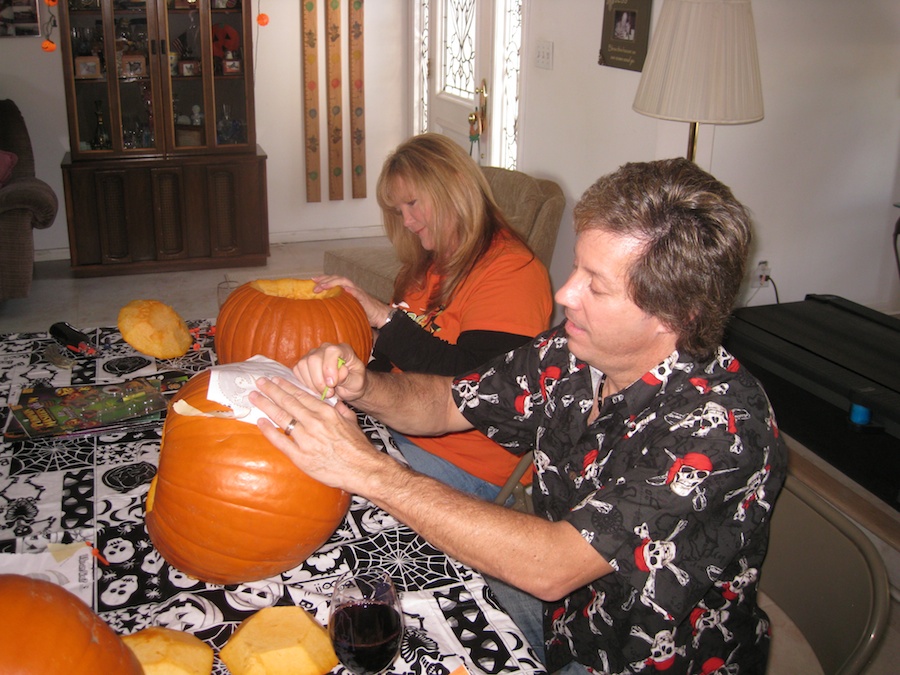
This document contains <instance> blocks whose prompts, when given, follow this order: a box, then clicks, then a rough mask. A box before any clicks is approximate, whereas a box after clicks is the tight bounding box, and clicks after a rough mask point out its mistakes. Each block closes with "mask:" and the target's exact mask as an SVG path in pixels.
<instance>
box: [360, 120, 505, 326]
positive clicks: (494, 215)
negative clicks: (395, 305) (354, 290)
mask: <svg viewBox="0 0 900 675" xmlns="http://www.w3.org/2000/svg"><path fill="white" fill-rule="evenodd" d="M401 183H402V184H403V185H404V186H405V187H406V188H407V189H408V190H410V191H411V192H412V193H413V194H414V195H416V196H417V197H418V198H419V199H424V200H427V201H428V202H429V203H430V205H431V209H432V221H433V222H432V223H429V224H428V226H429V227H431V228H432V230H433V237H434V250H433V251H426V250H425V249H423V248H422V245H421V243H420V242H419V237H418V236H417V235H415V234H413V233H412V232H410V231H409V230H407V229H406V227H404V225H403V216H402V215H401V213H400V210H399V209H398V207H399V205H400V200H401V199H403V198H404V197H405V195H403V194H400V193H399V186H400V184H401ZM376 192H377V198H378V205H379V206H380V207H381V210H382V213H383V215H384V228H385V231H386V233H387V236H388V239H390V241H391V243H392V244H393V246H394V248H395V250H396V251H397V256H398V257H399V259H400V262H401V269H400V272H399V274H398V275H397V278H396V280H395V281H394V297H393V300H394V302H399V301H400V300H401V299H402V297H403V296H404V295H405V293H406V292H407V291H409V290H414V289H421V288H423V287H424V282H425V276H426V273H427V272H428V270H429V268H431V267H432V266H433V267H434V272H435V273H436V274H438V275H440V276H441V277H442V279H441V283H440V286H439V287H438V288H437V289H436V290H435V293H434V294H433V295H432V297H431V298H429V300H428V309H429V310H433V309H436V308H438V307H441V306H444V305H446V304H447V303H448V302H449V300H450V298H451V297H452V295H453V292H454V290H455V289H456V287H457V286H458V285H459V284H460V283H461V282H462V281H463V280H464V279H465V278H466V276H467V275H468V274H469V272H470V271H471V269H472V267H473V266H474V265H475V263H476V262H477V261H478V259H479V258H480V257H481V256H482V255H484V254H485V252H487V250H488V249H489V248H490V246H491V242H492V241H493V239H494V237H495V236H496V234H497V233H498V232H500V231H506V232H509V233H510V234H511V235H512V236H514V237H516V238H518V235H516V234H515V232H514V231H513V229H512V228H511V227H510V226H509V223H508V222H507V220H506V218H505V217H504V215H503V213H502V212H501V211H500V207H499V206H497V203H496V202H495V201H494V196H493V193H492V192H491V188H490V186H489V185H488V182H487V180H486V179H485V177H484V174H483V173H482V172H481V169H480V168H479V167H478V165H477V164H476V163H475V162H474V161H473V160H472V158H471V157H469V156H468V155H467V154H466V153H465V152H464V151H463V149H462V148H461V147H460V146H459V145H457V144H456V143H454V142H453V141H451V140H450V139H449V138H447V137H446V136H442V135H440V134H422V135H420V136H413V137H412V138H410V139H408V140H407V141H405V142H404V143H402V144H401V145H400V146H398V147H397V149H396V150H394V152H392V153H391V154H390V155H389V156H388V158H387V159H386V160H385V162H384V166H383V168H382V170H381V175H380V176H379V177H378V185H377V188H376Z"/></svg>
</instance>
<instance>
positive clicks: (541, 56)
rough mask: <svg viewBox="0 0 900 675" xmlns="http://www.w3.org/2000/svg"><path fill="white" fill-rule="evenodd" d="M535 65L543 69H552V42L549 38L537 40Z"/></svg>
mask: <svg viewBox="0 0 900 675" xmlns="http://www.w3.org/2000/svg"><path fill="white" fill-rule="evenodd" d="M535 65H536V66H537V67H538V68H543V69H544V70H553V43H552V42H551V41H550V40H538V43H537V55H536V57H535Z"/></svg>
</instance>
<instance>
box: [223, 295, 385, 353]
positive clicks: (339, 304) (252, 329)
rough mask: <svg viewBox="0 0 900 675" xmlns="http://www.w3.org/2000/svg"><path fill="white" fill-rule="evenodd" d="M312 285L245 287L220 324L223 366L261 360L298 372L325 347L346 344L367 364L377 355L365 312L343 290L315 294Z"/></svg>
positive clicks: (230, 299) (225, 310)
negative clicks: (302, 361)
mask: <svg viewBox="0 0 900 675" xmlns="http://www.w3.org/2000/svg"><path fill="white" fill-rule="evenodd" d="M315 285H316V283H315V282H314V281H313V280H312V279H258V280H256V281H251V282H249V283H246V284H244V285H242V286H239V287H238V288H237V289H236V290H235V291H234V292H233V293H232V294H231V295H229V296H228V299H227V300H226V301H225V304H224V305H222V309H220V310H219V316H218V318H217V319H216V358H217V359H218V361H219V363H234V362H236V361H246V360H247V359H249V358H250V357H251V356H255V355H256V354H261V355H262V356H267V357H269V358H270V359H274V360H275V361H278V362H279V363H281V364H284V365H286V366H287V367H288V368H292V367H293V366H294V365H295V364H296V363H297V361H299V360H300V359H301V358H302V357H303V356H305V355H306V353H307V352H308V351H310V350H311V349H314V348H316V347H318V346H319V345H321V344H322V343H325V342H331V343H340V342H345V343H347V344H349V345H350V347H351V348H352V349H353V351H354V352H355V353H356V355H357V356H358V357H359V358H360V359H361V360H362V361H363V362H366V361H368V360H369V354H370V353H371V351H372V329H371V327H370V326H369V320H368V319H367V318H366V313H365V310H363V308H362V305H360V304H359V301H358V300H357V299H356V298H354V297H353V296H352V295H350V294H349V293H347V292H346V291H344V289H343V288H341V287H339V286H337V287H335V288H330V289H328V290H326V291H323V292H321V293H315V292H314V291H313V288H315Z"/></svg>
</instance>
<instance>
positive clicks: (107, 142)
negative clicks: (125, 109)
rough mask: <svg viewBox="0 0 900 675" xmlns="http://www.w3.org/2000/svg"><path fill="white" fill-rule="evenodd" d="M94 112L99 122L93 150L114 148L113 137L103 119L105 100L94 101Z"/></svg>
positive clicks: (92, 146)
mask: <svg viewBox="0 0 900 675" xmlns="http://www.w3.org/2000/svg"><path fill="white" fill-rule="evenodd" d="M94 114H95V115H96V116H97V124H96V126H95V127H94V138H93V139H92V140H91V150H110V149H112V139H111V138H110V136H109V131H108V130H107V129H106V122H105V121H104V119H103V101H94Z"/></svg>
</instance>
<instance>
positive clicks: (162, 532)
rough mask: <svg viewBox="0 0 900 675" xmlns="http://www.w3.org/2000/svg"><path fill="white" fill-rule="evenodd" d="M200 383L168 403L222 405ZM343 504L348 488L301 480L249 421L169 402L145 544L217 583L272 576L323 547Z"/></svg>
mask: <svg viewBox="0 0 900 675" xmlns="http://www.w3.org/2000/svg"><path fill="white" fill-rule="evenodd" d="M208 387H209V371H207V372H204V373H200V374H198V375H195V376H194V377H192V378H191V379H190V380H189V381H188V383H187V384H186V385H185V386H184V387H182V389H181V391H179V392H178V394H177V395H176V398H175V400H178V399H184V400H185V401H186V402H187V403H188V404H190V405H191V406H193V407H194V408H197V409H198V410H201V411H203V412H213V411H223V410H227V408H225V407H224V406H222V405H220V404H218V403H214V402H211V401H208V400H207V399H206V391H207V388H208ZM173 405H174V401H173ZM349 506H350V495H349V494H347V493H346V492H344V491H342V490H338V489H335V488H331V487H328V486H326V485H324V484H322V483H320V482H318V481H315V480H313V479H312V478H310V477H309V476H307V475H306V474H305V473H303V472H302V471H301V470H300V469H298V468H297V467H296V466H294V464H292V463H291V461H290V460H288V458H287V457H285V455H284V454H283V453H282V452H281V451H280V450H278V449H277V448H275V447H274V446H273V445H272V444H271V443H269V441H267V440H266V438H265V437H264V436H263V435H262V432H260V431H259V429H258V428H257V427H256V425H255V424H248V423H246V422H239V421H237V420H234V419H226V418H220V417H199V416H186V415H181V414H179V413H177V412H175V411H174V410H173V409H172V407H171V406H170V408H169V413H168V415H167V416H166V421H165V425H164V426H163V436H162V446H161V448H160V456H159V469H158V471H157V474H156V477H155V478H154V479H153V482H152V483H151V485H150V492H149V493H148V495H147V505H146V523H147V531H148V533H149V534H150V539H151V541H152V542H153V545H154V546H155V547H156V549H157V550H158V551H159V552H160V554H161V555H162V557H163V558H165V560H166V561H167V562H168V563H169V564H171V565H172V566H174V567H176V568H177V569H179V570H181V571H182V572H185V573H186V574H189V575H191V576H193V577H196V578H198V579H200V580H202V581H207V582H211V583H216V584H237V583H243V582H248V581H256V580H259V579H265V578H268V577H271V576H274V575H276V574H280V573H281V572H284V571H286V570H289V569H291V568H293V567H296V566H297V565H299V564H300V563H301V562H303V561H304V560H306V558H307V557H308V556H309V555H310V554H311V553H312V552H313V551H315V550H316V549H317V548H319V547H320V546H321V545H322V544H323V543H325V541H326V540H327V539H328V537H330V536H331V534H332V533H333V532H334V531H335V529H336V528H337V526H338V525H339V524H340V522H341V520H342V519H343V517H344V515H345V514H346V513H347V509H348V507H349Z"/></svg>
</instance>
